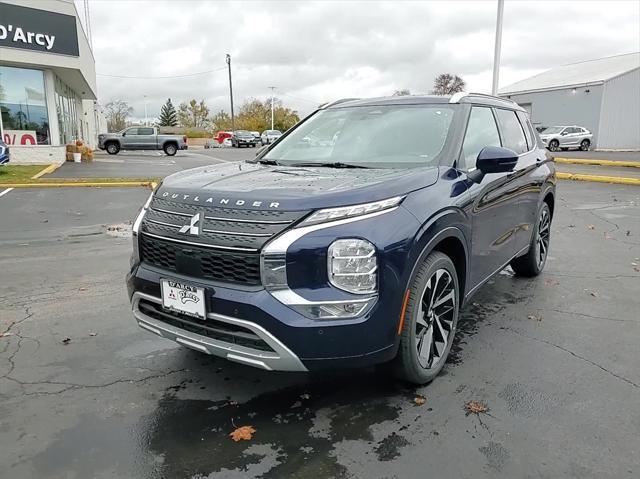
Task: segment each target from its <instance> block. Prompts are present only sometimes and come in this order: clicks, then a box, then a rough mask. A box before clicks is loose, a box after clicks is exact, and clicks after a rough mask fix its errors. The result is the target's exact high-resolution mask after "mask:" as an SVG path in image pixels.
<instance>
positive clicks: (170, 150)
mask: <svg viewBox="0 0 640 479" xmlns="http://www.w3.org/2000/svg"><path fill="white" fill-rule="evenodd" d="M162 149H163V150H164V153H165V155H167V156H174V155H175V154H176V153H177V152H178V147H177V146H176V145H175V144H174V143H167V144H166V145H164V147H163V148H162Z"/></svg>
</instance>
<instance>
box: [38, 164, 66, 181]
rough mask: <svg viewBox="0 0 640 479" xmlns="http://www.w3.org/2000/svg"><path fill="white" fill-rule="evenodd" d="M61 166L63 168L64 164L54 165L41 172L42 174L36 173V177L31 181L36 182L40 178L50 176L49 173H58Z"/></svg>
mask: <svg viewBox="0 0 640 479" xmlns="http://www.w3.org/2000/svg"><path fill="white" fill-rule="evenodd" d="M61 166H62V163H53V164H51V165H49V166H47V167H45V168H43V169H42V171H40V172H38V173H36V174H35V175H33V176H32V177H31V179H32V180H36V179H38V178H40V177H41V176H44V175H48V174H49V173H53V172H54V171H56V170H57V169H58V168H60V167H61Z"/></svg>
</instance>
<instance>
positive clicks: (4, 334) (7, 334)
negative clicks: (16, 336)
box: [0, 333, 13, 338]
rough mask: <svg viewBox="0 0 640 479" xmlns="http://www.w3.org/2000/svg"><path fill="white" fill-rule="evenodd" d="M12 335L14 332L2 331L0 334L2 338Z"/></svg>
mask: <svg viewBox="0 0 640 479" xmlns="http://www.w3.org/2000/svg"><path fill="white" fill-rule="evenodd" d="M12 335H13V333H2V334H0V338H4V337H6V336H12Z"/></svg>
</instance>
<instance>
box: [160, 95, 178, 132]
mask: <svg viewBox="0 0 640 479" xmlns="http://www.w3.org/2000/svg"><path fill="white" fill-rule="evenodd" d="M159 125H160V126H177V125H178V113H177V112H176V109H175V108H174V106H173V103H171V98H169V99H167V102H166V103H165V104H164V105H162V108H161V109H160V118H159Z"/></svg>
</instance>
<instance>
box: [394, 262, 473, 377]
mask: <svg viewBox="0 0 640 479" xmlns="http://www.w3.org/2000/svg"><path fill="white" fill-rule="evenodd" d="M459 291H460V290H459V286H458V276H457V274H456V268H455V266H454V265H453V262H452V261H451V259H450V258H449V257H448V256H447V255H445V254H444V253H441V252H439V251H434V252H433V253H431V254H430V255H429V256H428V257H427V259H426V260H424V262H423V263H422V264H421V265H420V267H419V269H418V271H417V273H416V275H415V277H414V279H413V281H412V283H411V286H410V289H409V299H408V303H407V307H406V310H405V315H404V318H403V324H402V329H401V331H400V335H401V338H400V349H399V351H398V355H397V357H396V359H395V364H394V372H395V374H396V376H398V377H399V378H401V379H404V380H406V381H409V382H411V383H414V384H426V383H428V382H430V381H432V380H433V379H434V378H435V377H436V376H437V375H438V373H439V372H440V371H441V370H442V368H443V366H444V364H445V362H446V360H447V356H448V355H449V351H450V350H451V344H452V342H453V337H454V335H455V332H456V325H457V323H458V308H459V302H460V299H459V298H460V292H459Z"/></svg>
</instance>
